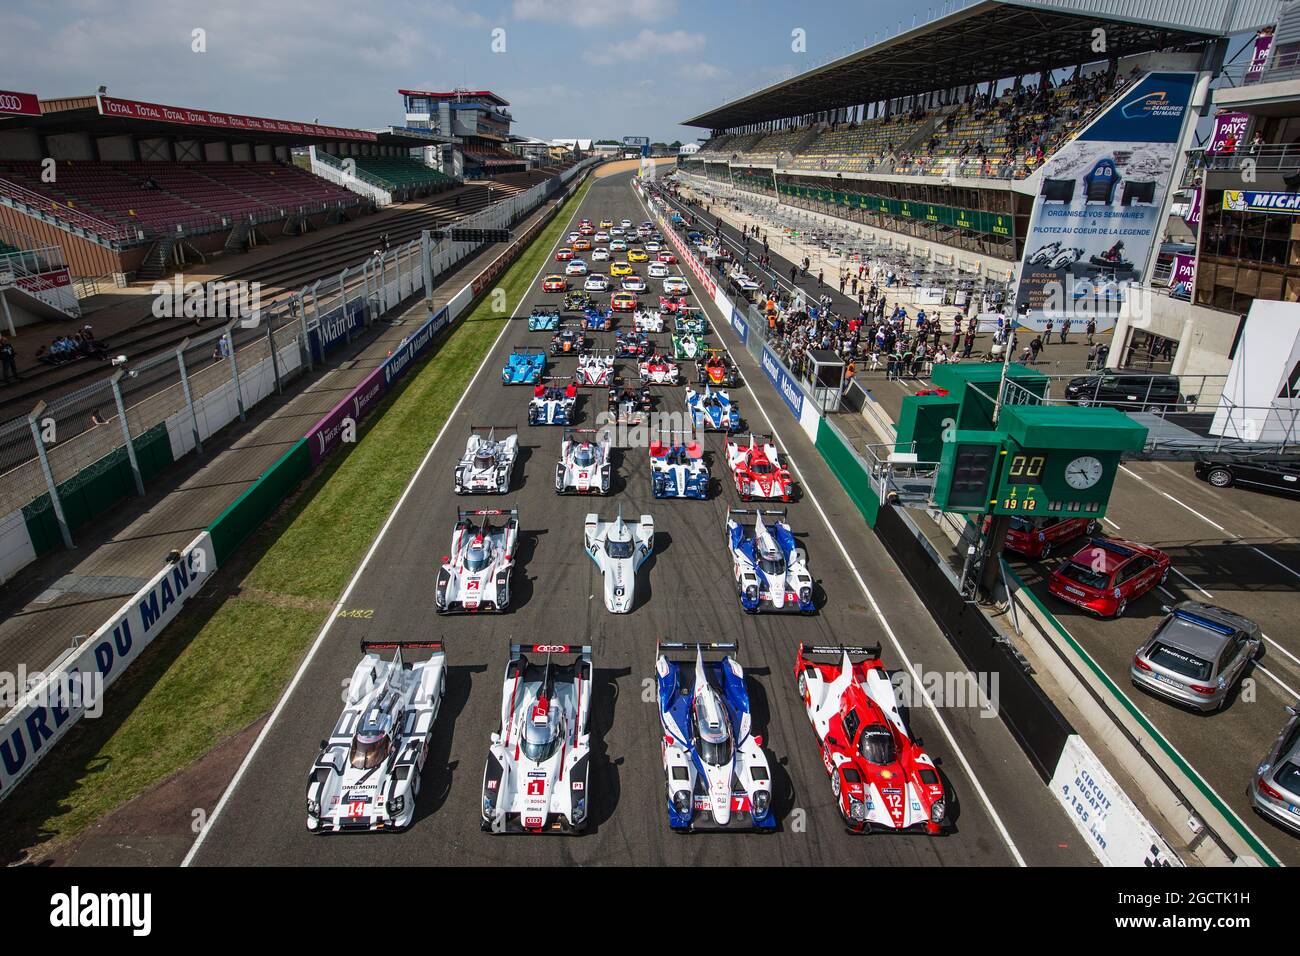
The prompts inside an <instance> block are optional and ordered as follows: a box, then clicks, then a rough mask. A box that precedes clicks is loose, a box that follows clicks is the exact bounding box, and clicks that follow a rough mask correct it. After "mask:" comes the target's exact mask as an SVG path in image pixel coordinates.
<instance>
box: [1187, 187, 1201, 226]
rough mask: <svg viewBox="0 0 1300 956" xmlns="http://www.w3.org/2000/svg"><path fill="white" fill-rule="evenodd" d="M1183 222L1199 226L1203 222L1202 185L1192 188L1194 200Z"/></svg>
mask: <svg viewBox="0 0 1300 956" xmlns="http://www.w3.org/2000/svg"><path fill="white" fill-rule="evenodd" d="M1183 222H1185V223H1187V225H1189V226H1199V225H1200V224H1201V187H1200V186H1197V187H1195V188H1194V189H1193V190H1192V201H1191V203H1190V206H1189V208H1188V210H1187V215H1186V216H1185V217H1184V218H1183Z"/></svg>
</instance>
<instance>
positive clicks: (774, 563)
mask: <svg viewBox="0 0 1300 956" xmlns="http://www.w3.org/2000/svg"><path fill="white" fill-rule="evenodd" d="M758 567H759V570H761V571H762V572H763V573H764V574H767V575H771V576H780V575H782V574H785V558H783V557H781V555H779V554H778V555H774V556H772V557H760V558H759V559H758Z"/></svg>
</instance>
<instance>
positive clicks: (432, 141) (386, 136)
mask: <svg viewBox="0 0 1300 956" xmlns="http://www.w3.org/2000/svg"><path fill="white" fill-rule="evenodd" d="M374 133H375V136H376V137H377V138H376V140H375V145H376V146H403V147H406V148H408V149H414V148H416V147H418V146H438V145H441V144H443V143H454V142H455V140H454V139H452V138H451V137H450V136H441V135H439V134H438V133H435V132H434V131H433V130H431V129H416V128H413V127H410V126H386V127H384V128H383V129H377V130H375V131H374Z"/></svg>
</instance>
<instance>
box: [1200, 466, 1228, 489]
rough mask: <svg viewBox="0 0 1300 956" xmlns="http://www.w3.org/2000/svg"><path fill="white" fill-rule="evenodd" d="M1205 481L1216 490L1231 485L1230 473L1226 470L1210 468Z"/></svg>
mask: <svg viewBox="0 0 1300 956" xmlns="http://www.w3.org/2000/svg"><path fill="white" fill-rule="evenodd" d="M1205 480H1206V481H1208V482H1209V483H1210V484H1212V485H1214V487H1216V488H1228V487H1230V486H1231V485H1232V472H1230V471H1229V470H1228V469H1227V468H1211V469H1210V471H1209V473H1208V474H1207V475H1206V476H1205Z"/></svg>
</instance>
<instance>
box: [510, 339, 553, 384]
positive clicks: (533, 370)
mask: <svg viewBox="0 0 1300 956" xmlns="http://www.w3.org/2000/svg"><path fill="white" fill-rule="evenodd" d="M545 370H546V353H545V352H544V351H542V350H541V349H539V348H537V347H535V346H524V345H516V346H515V347H514V348H513V349H511V350H510V354H509V355H508V356H506V364H505V365H504V366H503V367H502V369H501V384H502V385H536V384H537V383H538V382H540V381H541V379H542V372H544V371H545Z"/></svg>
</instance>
